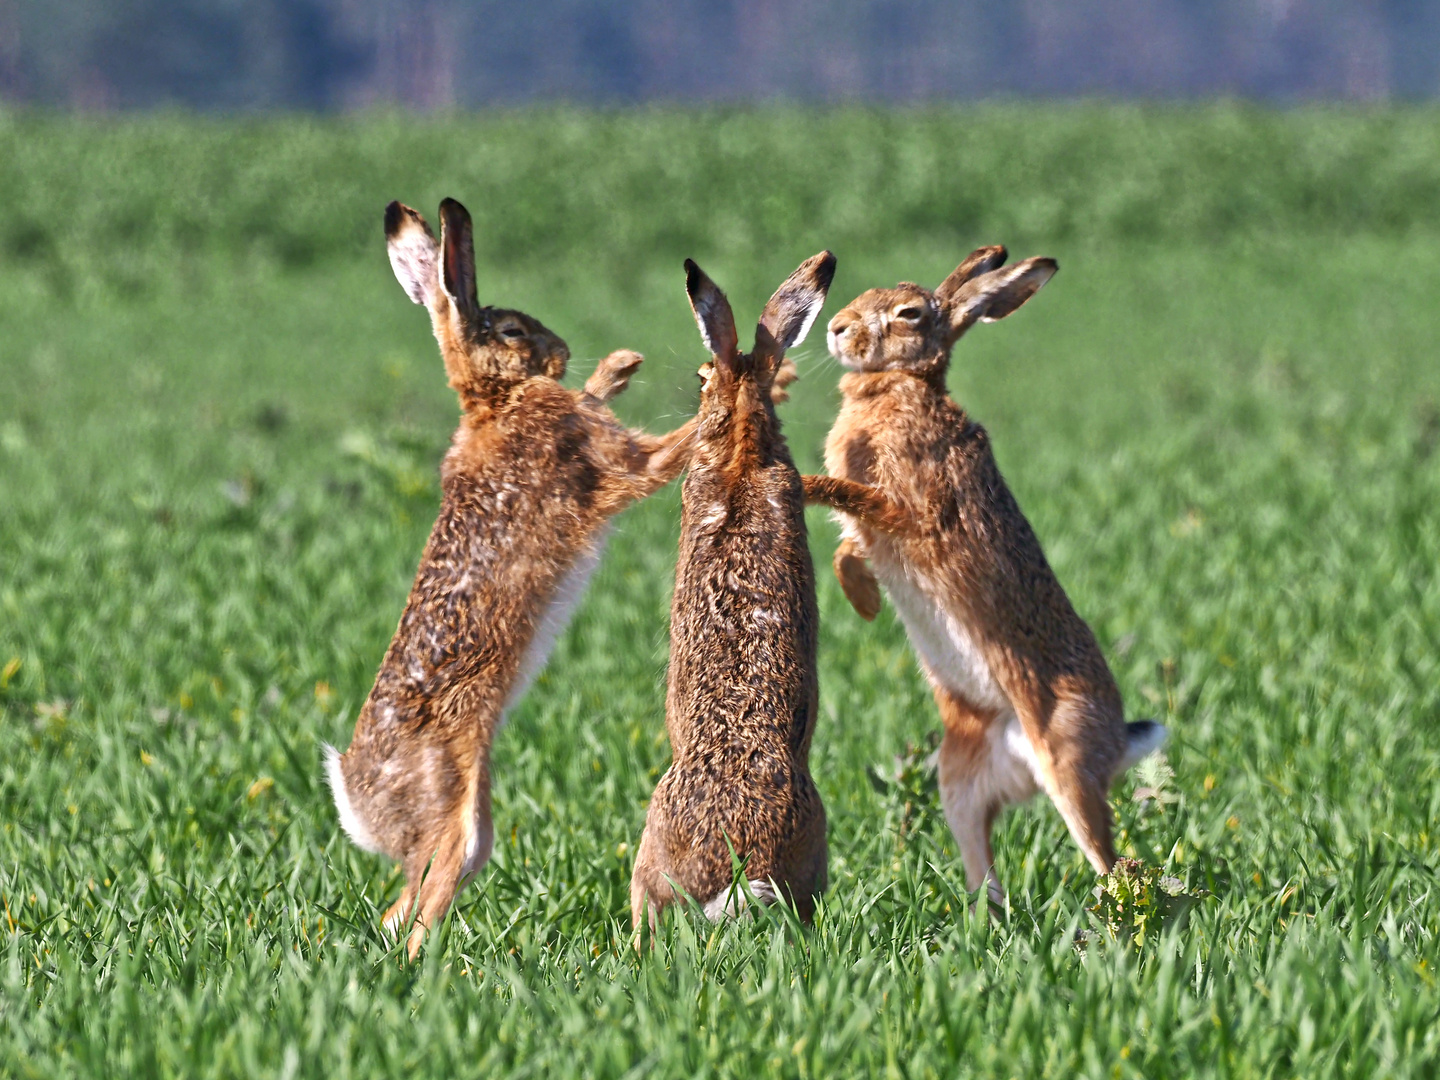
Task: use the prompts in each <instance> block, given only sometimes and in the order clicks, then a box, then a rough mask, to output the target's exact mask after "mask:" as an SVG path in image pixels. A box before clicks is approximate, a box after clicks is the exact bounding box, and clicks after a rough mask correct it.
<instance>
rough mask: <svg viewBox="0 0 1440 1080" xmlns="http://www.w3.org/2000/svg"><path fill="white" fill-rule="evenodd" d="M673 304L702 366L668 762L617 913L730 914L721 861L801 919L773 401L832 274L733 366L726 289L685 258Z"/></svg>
mask: <svg viewBox="0 0 1440 1080" xmlns="http://www.w3.org/2000/svg"><path fill="white" fill-rule="evenodd" d="M685 270H686V280H685V286H686V291H687V292H688V293H689V296H690V305H691V307H692V308H693V309H694V311H695V319H696V321H697V322H698V323H699V325H700V334H701V337H702V338H703V339H704V341H705V344H706V346H707V347H708V348H709V349H710V352H711V353H712V354H713V357H714V359H713V360H712V361H711V362H710V363H708V364H706V365H705V366H704V367H703V368H701V377H702V379H703V385H702V387H701V391H700V408H699V411H698V413H697V416H696V422H697V430H696V439H695V450H694V454H693V457H692V458H691V462H690V472H689V475H688V476H687V477H686V478H685V484H684V487H683V489H682V499H683V509H682V512H681V524H680V554H679V561H678V563H677V565H676V569H675V596H674V601H673V604H672V607H671V613H670V671H669V689H668V693H667V696H666V701H665V725H666V728H667V729H668V730H669V734H670V745H671V749H672V752H673V760H672V762H671V765H670V768H669V769H668V770H667V771H666V773H665V775H664V776H662V777H661V778H660V782H659V784H658V785H657V786H656V788H655V794H654V797H653V798H652V799H651V800H650V807H649V810H648V811H647V813H646V816H645V830H644V833H643V835H642V836H641V839H640V847H639V849H638V851H637V852H636V856H635V872H634V875H633V877H632V878H631V884H630V909H631V917H632V919H633V920H634V925H635V929H636V933H637V934H638V933H639V932H640V930H641V927H642V925H643V924H642V920H643V919H644V918H645V917H646V914H647V909H648V913H649V918H650V922H651V924H652V925H654V922H655V917H656V914H657V912H658V911H659V910H660V909H661V908H663V907H665V906H666V905H668V904H670V903H673V902H674V901H675V900H677V899H679V898H680V896H681V895H682V894H683V895H687V896H689V897H690V898H692V899H693V900H695V901H697V902H698V903H700V904H701V905H702V906H703V908H704V911H705V913H706V914H707V915H708V916H709V917H710V918H712V919H719V918H721V917H723V916H725V915H727V914H734V913H736V912H737V911H738V909H739V908H741V907H743V906H744V904H745V902H746V897H745V896H744V894H743V893H740V894H736V893H734V892H733V891H732V884H733V882H734V877H733V874H732V866H733V863H732V852H733V855H734V857H736V858H738V859H740V860H741V861H742V862H743V864H744V875H745V877H746V878H748V879H749V886H750V892H751V893H752V894H753V895H754V896H755V898H756V899H757V900H759V901H762V902H766V903H768V902H771V901H774V900H776V899H780V898H784V899H785V900H786V901H788V902H790V903H793V904H794V906H795V908H796V910H797V911H798V913H799V914H800V916H801V917H802V918H805V919H809V918H810V917H811V915H812V913H813V911H814V898H815V897H816V896H817V895H818V894H819V893H821V892H822V891H823V890H824V888H825V883H826V848H825V808H824V806H823V805H821V802H820V795H819V793H818V792H817V791H816V789H815V784H814V781H813V780H812V779H811V778H810V767H809V756H810V737H811V735H812V733H813V732H814V729H815V709H816V675H815V635H816V624H817V615H816V608H815V569H814V566H813V565H812V564H811V561H810V549H809V547H808V544H807V540H806V530H805V515H804V507H805V500H804V493H803V492H804V489H803V486H802V483H801V478H800V474H799V473H797V472H796V470H795V466H794V464H793V463H792V461H791V459H790V451H789V448H788V447H787V446H786V444H785V439H784V437H783V436H782V435H781V433H780V424H779V421H778V420H777V419H776V417H775V409H774V406H773V401H774V400H776V398H777V397H783V394H780V395H777V394H776V393H775V391H776V389H777V384H779V383H785V382H789V381H790V379H791V378H792V377H793V367H792V366H791V365H788V364H783V360H784V354H785V350H786V349H788V348H790V347H791V346H793V345H796V344H798V343H799V342H800V341H802V340H803V339H804V337H805V333H806V331H807V330H809V328H810V324H811V323H812V322H813V321H814V319H815V316H816V315H817V314H818V313H819V311H820V308H821V306H822V305H823V304H824V303H825V294H826V291H827V290H828V289H829V287H830V280H831V278H832V277H833V276H834V273H835V257H834V256H833V255H831V254H830V253H829V252H828V251H827V252H822V253H821V254H819V255H816V256H815V257H814V258H811V259H809V260H807V261H806V262H805V263H803V264H802V265H801V266H800V268H799V269H798V270H796V271H795V273H794V274H792V275H791V276H790V278H789V279H788V280H787V281H786V282H785V283H784V284H783V285H781V286H780V288H779V289H778V290H777V291H776V293H775V295H774V296H772V297H771V298H770V302H769V303H768V304H766V305H765V311H764V313H763V314H762V315H761V317H760V324H759V326H758V327H757V329H756V332H755V348H754V350H753V351H752V352H749V353H741V352H740V347H739V341H738V339H737V336H736V333H735V320H734V316H733V315H732V314H731V310H730V304H729V301H727V300H726V298H725V294H724V293H722V292H721V291H720V289H719V288H718V287H717V286H716V285H715V283H714V282H712V281H711V280H710V279H709V278H708V277H706V276H705V274H704V273H703V272H702V271H701V270H700V268H699V267H698V266H696V265H695V264H694V263H693V262H689V261H687V262H686V264H685Z"/></svg>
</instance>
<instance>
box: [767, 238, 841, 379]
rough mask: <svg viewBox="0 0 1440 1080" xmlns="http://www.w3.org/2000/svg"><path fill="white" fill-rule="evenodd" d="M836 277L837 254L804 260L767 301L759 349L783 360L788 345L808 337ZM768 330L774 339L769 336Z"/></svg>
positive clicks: (778, 359) (822, 253)
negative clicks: (767, 337)
mask: <svg viewBox="0 0 1440 1080" xmlns="http://www.w3.org/2000/svg"><path fill="white" fill-rule="evenodd" d="M834 279H835V256H834V255H832V254H831V253H830V252H828V251H822V252H820V254H819V255H812V256H810V258H808V259H806V260H805V261H804V262H803V263H801V264H800V266H799V268H798V269H797V270H796V271H795V272H794V273H793V274H791V275H790V276H789V277H788V278H786V279H785V283H784V284H783V285H781V286H780V288H778V289H776V290H775V295H774V296H772V297H770V302H769V303H767V304H766V305H765V310H764V312H762V313H761V315H760V327H759V330H757V331H756V335H755V337H756V349H757V351H764V352H773V355H772V356H771V357H770V359H771V360H773V361H774V362H775V363H779V362H780V360H781V358H783V357H784V355H785V350H786V349H789V348H790V347H791V346H794V345H799V344H800V343H801V342H802V341H804V340H805V335H806V334H808V333H809V332H810V327H811V326H813V325H814V323H815V316H817V315H819V314H820V309H821V308H822V307H824V306H825V296H826V294H827V293H829V291H830V282H832V281H833V280H834ZM767 334H768V336H769V337H770V338H771V339H772V341H766V340H765V338H766V336H767Z"/></svg>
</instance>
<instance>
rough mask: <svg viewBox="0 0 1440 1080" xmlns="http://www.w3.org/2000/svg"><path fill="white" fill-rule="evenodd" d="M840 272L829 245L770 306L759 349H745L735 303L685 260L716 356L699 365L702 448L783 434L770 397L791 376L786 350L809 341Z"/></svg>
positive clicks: (689, 286) (694, 303) (693, 299)
mask: <svg viewBox="0 0 1440 1080" xmlns="http://www.w3.org/2000/svg"><path fill="white" fill-rule="evenodd" d="M834 277H835V256H834V255H832V254H830V252H828V251H822V252H821V253H820V254H819V255H814V256H811V257H810V258H808V259H806V260H805V261H804V262H803V263H801V264H800V267H799V269H797V270H796V271H795V272H794V273H793V274H791V275H790V276H789V277H788V278H787V279H786V280H785V283H784V284H783V285H781V286H780V288H778V289H776V290H775V295H773V296H772V297H770V301H769V303H767V304H766V305H765V310H764V311H763V312H762V313H761V315H760V322H759V324H758V325H757V326H756V328H755V347H754V348H753V349H752V350H751V351H750V352H748V353H742V352H741V351H740V340H739V336H738V335H737V334H736V333H735V316H734V314H733V313H732V312H731V310H730V301H729V300H727V299H726V298H725V294H724V293H723V292H721V291H720V287H719V286H718V285H716V284H715V282H713V281H711V280H710V278H709V277H708V276H707V275H706V274H705V271H703V270H701V269H700V267H698V266H696V265H695V263H693V262H692V261H691V260H689V259H686V260H685V291H686V293H688V294H689V296H690V307H691V309H692V310H693V311H694V312H695V321H696V323H698V324H699V326H700V336H701V337H702V338H703V339H704V341H705V346H706V348H708V349H709V350H710V354H711V357H712V359H711V361H710V362H709V363H707V364H705V365H704V366H703V367H702V368H701V369H700V380H701V385H700V409H699V412H698V413H697V415H696V420H697V421H698V423H699V436H700V443H701V445H702V446H703V445H705V444H707V443H710V442H711V441H712V440H714V439H716V438H720V437H723V436H724V435H725V433H727V432H734V433H736V436H738V437H739V438H741V439H742V440H743V441H745V442H747V443H752V444H755V445H760V444H764V443H768V442H770V441H771V440H773V439H774V438H775V437H776V436H777V435H778V434H779V431H778V427H777V425H776V423H775V407H774V404H773V401H774V399H773V397H772V395H773V394H774V393H775V391H776V389H777V374H778V375H779V377H780V385H781V388H782V389H783V384H784V383H785V382H788V381H789V373H788V372H787V371H786V370H785V369H784V368H783V367H782V364H783V362H784V360H785V350H786V349H789V348H790V347H791V346H793V345H798V344H800V343H801V342H802V341H804V340H805V335H806V334H807V333H808V332H809V330H810V326H811V324H813V323H814V322H815V316H817V315H819V314H820V309H821V308H822V307H823V306H824V305H825V296H826V293H827V292H828V291H829V288H830V282H831V280H832V279H833V278H834ZM781 400H783V393H782V395H781Z"/></svg>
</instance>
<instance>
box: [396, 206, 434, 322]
mask: <svg viewBox="0 0 1440 1080" xmlns="http://www.w3.org/2000/svg"><path fill="white" fill-rule="evenodd" d="M385 249H386V251H387V252H388V253H389V255H390V268H391V269H392V270H394V271H395V278H396V280H397V281H399V282H400V285H401V287H402V288H403V289H404V290H405V295H407V296H408V297H410V299H411V300H413V301H415V303H417V304H429V303H430V301H431V300H432V299H434V296H435V290H436V289H437V288H438V287H439V283H440V268H439V247H438V245H437V244H436V243H435V234H434V233H432V232H431V231H430V226H429V225H427V224H426V223H425V219H424V218H423V217H421V216H420V215H419V214H417V213H416V212H415V211H414V210H411V209H410V207H408V206H406V205H405V204H404V203H401V202H392V203H391V204H390V205H389V206H387V207H385Z"/></svg>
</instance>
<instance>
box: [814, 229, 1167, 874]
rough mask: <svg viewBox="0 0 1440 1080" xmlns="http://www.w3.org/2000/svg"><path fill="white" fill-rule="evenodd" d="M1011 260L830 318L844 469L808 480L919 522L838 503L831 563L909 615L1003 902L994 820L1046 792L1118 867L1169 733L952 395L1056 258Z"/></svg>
mask: <svg viewBox="0 0 1440 1080" xmlns="http://www.w3.org/2000/svg"><path fill="white" fill-rule="evenodd" d="M1005 256H1006V252H1005V249H1004V248H1003V247H989V248H981V249H979V250H978V251H975V252H973V253H972V254H971V255H970V256H969V257H968V258H966V259H965V261H964V262H963V263H961V264H960V266H959V267H958V268H957V269H956V270H955V272H954V273H952V274H951V275H950V276H949V277H948V278H946V279H945V281H944V282H943V283H942V284H941V285H940V286H939V287H938V288H937V289H936V290H935V291H934V292H931V291H930V290H928V289H924V288H922V287H920V286H919V285H914V284H910V283H902V284H901V285H899V286H897V287H896V288H893V289H872V290H870V291H869V292H866V293H864V294H863V295H861V296H860V297H859V298H857V299H856V300H855V301H853V302H852V303H851V304H850V305H849V306H847V307H846V308H845V309H844V310H842V311H841V312H840V313H839V314H838V315H836V316H835V317H834V318H833V319H832V320H831V321H830V328H829V333H828V335H827V336H828V342H829V347H830V352H831V353H832V354H833V355H834V356H835V357H836V358H837V359H838V360H839V361H840V362H841V363H842V364H844V366H845V367H847V368H849V369H851V370H850V372H849V373H848V374H846V375H845V376H844V377H842V379H841V380H840V389H841V393H842V396H843V401H842V404H841V408H840V413H839V416H838V417H837V418H836V420H835V424H834V426H833V428H832V429H831V431H830V435H829V438H828V440H827V442H826V446H825V464H826V468H827V470H828V471H829V472H830V474H831V477H833V478H836V479H834V480H831V479H828V478H827V479H825V480H821V479H816V480H814V481H812V482H810V484H809V488H810V490H809V491H808V494H809V495H810V497H811V499H812V501H826V502H830V503H831V504H832V505H835V504H837V503H838V502H839V499H838V498H837V496H838V495H841V494H843V493H844V492H845V491H847V490H848V489H849V485H850V484H854V483H858V484H863V485H873V486H874V489H875V490H876V491H878V494H879V495H880V496H881V499H882V501H883V504H884V505H883V506H882V507H881V509H883V510H884V511H885V512H886V513H887V514H888V515H889V519H890V520H891V521H900V522H904V521H908V522H909V524H908V525H906V526H904V527H903V528H902V529H901V530H900V531H898V532H896V531H885V530H882V529H878V528H875V527H873V526H872V524H871V522H869V521H866V520H863V519H862V518H861V517H860V516H857V515H855V514H849V513H844V512H842V513H841V514H840V515H839V519H840V522H841V525H842V528H843V533H844V539H843V540H842V543H841V545H840V547H839V549H838V550H837V551H836V553H835V572H836V574H837V576H838V577H839V578H840V581H841V584H842V586H843V587H844V589H845V592H846V595H847V596H848V597H849V598H850V600H851V603H852V604H853V605H854V606H855V608H856V610H857V611H858V612H859V613H860V614H861V615H862V616H864V617H865V618H867V619H873V618H874V617H875V614H876V612H877V611H878V610H879V602H880V592H879V589H878V587H877V585H876V581H875V577H878V578H879V580H880V582H882V583H883V584H884V586H885V589H886V592H887V593H888V594H889V596H890V599H891V602H892V603H894V605H895V608H896V610H897V611H898V612H899V614H900V618H901V619H902V621H903V622H904V624H905V628H906V630H907V632H908V633H909V636H910V641H911V644H912V645H913V646H914V648H915V651H916V653H917V654H918V656H919V659H920V664H921V666H922V667H923V668H924V671H925V674H926V676H927V677H928V679H929V681H930V684H931V687H932V689H933V690H934V694H935V701H936V704H937V705H938V706H939V709H940V717H941V720H942V721H943V723H944V728H945V732H944V739H943V741H942V743H941V746H940V755H939V758H940V777H939V779H940V797H941V802H942V804H943V806H944V809H945V817H946V820H947V821H948V823H949V825H950V828H951V830H952V831H953V832H954V834H955V839H956V841H957V843H958V845H959V848H960V854H961V857H962V859H963V860H964V863H965V876H966V879H967V883H968V885H969V887H970V888H971V889H972V890H974V889H978V888H979V887H980V885H981V884H982V883H986V882H988V887H989V888H988V892H989V895H990V898H991V899H992V900H993V901H996V902H998V901H1000V900H1001V899H1002V896H1003V894H1002V893H1001V891H1000V886H999V882H998V880H997V878H996V877H995V873H994V869H993V855H992V852H991V847H990V829H991V825H992V823H993V822H994V819H995V817H996V815H997V814H998V813H999V812H1000V811H1001V809H1003V808H1004V807H1005V806H1006V805H1007V804H1010V803H1014V802H1019V801H1022V800H1024V799H1028V798H1029V797H1030V796H1031V795H1033V794H1034V793H1035V791H1036V790H1037V788H1038V789H1043V790H1044V791H1045V792H1046V793H1047V794H1048V795H1049V796H1050V798H1051V799H1052V800H1053V801H1054V803H1055V806H1056V807H1057V808H1058V809H1059V811H1060V814H1061V816H1062V817H1063V818H1064V819H1065V824H1066V825H1067V826H1068V827H1069V829H1070V834H1071V836H1073V837H1074V839H1075V841H1076V843H1078V844H1079V845H1080V848H1081V849H1082V850H1083V851H1084V853H1085V855H1086V856H1087V857H1088V858H1089V860H1090V862H1091V864H1092V865H1093V866H1094V867H1095V869H1096V870H1097V871H1098V872H1100V873H1102V874H1104V873H1108V872H1109V871H1110V868H1111V866H1112V865H1113V863H1114V861H1115V852H1114V848H1113V845H1112V842H1111V820H1110V808H1109V805H1108V803H1107V801H1106V796H1107V793H1108V791H1109V788H1110V785H1111V783H1112V782H1113V781H1114V780H1115V778H1116V777H1117V776H1119V775H1120V774H1121V773H1122V772H1123V771H1124V770H1125V769H1127V768H1129V766H1130V765H1132V764H1133V763H1134V762H1136V761H1138V760H1139V759H1140V758H1142V757H1144V756H1145V755H1146V754H1147V753H1149V752H1150V751H1152V750H1154V749H1155V748H1156V747H1158V746H1159V745H1160V743H1161V742H1162V741H1163V740H1164V737H1165V729H1164V727H1162V726H1161V725H1160V724H1157V723H1154V722H1151V721H1141V722H1138V723H1131V724H1126V722H1125V720H1124V712H1123V707H1122V703H1121V700H1120V692H1119V689H1118V688H1117V687H1116V685H1115V680H1114V678H1113V676H1112V675H1111V673H1110V668H1109V666H1108V665H1107V664H1106V662H1105V658H1104V656H1103V655H1101V652H1100V647H1099V645H1098V644H1097V643H1096V641H1095V636H1094V635H1093V634H1092V633H1091V632H1090V628H1089V626H1087V625H1086V623H1085V622H1084V620H1083V619H1081V618H1080V616H1079V615H1077V614H1076V613H1075V609H1074V608H1073V607H1071V605H1070V601H1069V599H1068V598H1067V597H1066V595H1065V590H1064V589H1063V588H1062V587H1061V585H1060V582H1059V581H1058V580H1056V577H1055V574H1054V573H1053V571H1052V570H1051V569H1050V565H1049V563H1048V562H1047V561H1046V559H1045V555H1044V552H1043V551H1042V550H1041V548H1040V543H1039V541H1038V540H1037V539H1036V537H1035V534H1034V532H1033V531H1031V528H1030V524H1029V522H1028V521H1026V519H1025V515H1024V514H1023V513H1021V511H1020V507H1019V506H1018V505H1017V504H1016V502H1015V499H1014V496H1012V495H1011V493H1010V489H1009V488H1008V487H1006V485H1005V481H1004V479H1003V478H1002V477H1001V475H1000V470H999V469H998V467H997V466H996V463H995V457H994V454H993V452H992V451H991V448H990V441H989V437H988V436H987V435H986V432H985V429H984V428H983V427H981V426H980V425H979V424H977V423H975V422H974V421H972V420H971V419H970V418H969V417H968V416H966V414H965V412H964V411H963V410H962V409H961V408H960V407H959V406H958V405H956V404H955V402H953V401H952V400H951V399H950V398H949V396H948V395H947V394H946V390H945V372H946V369H947V367H948V366H949V361H950V351H951V348H952V347H953V346H954V344H955V342H956V340H957V339H959V337H960V336H961V335H962V334H964V333H965V331H966V330H968V329H969V328H970V327H971V326H972V325H974V324H975V323H976V322H993V321H994V320H996V319H1001V318H1004V317H1005V316H1006V315H1009V314H1010V313H1011V312H1013V311H1015V310H1016V309H1017V308H1019V307H1020V306H1021V305H1022V304H1024V303H1025V301H1027V300H1028V299H1029V298H1030V297H1031V296H1033V295H1034V294H1035V292H1036V291H1037V290H1038V289H1040V287H1041V286H1042V285H1044V284H1045V283H1046V282H1047V281H1048V280H1049V279H1050V277H1051V275H1053V274H1054V273H1055V270H1056V264H1055V262H1054V261H1053V260H1051V259H1044V258H1033V259H1026V260H1025V261H1024V262H1020V263H1017V264H1015V265H1014V266H1011V267H1007V268H1004V269H1001V267H1002V266H1003V265H1004V262H1005ZM870 501H871V502H873V501H874V500H873V498H872V499H871V500H870ZM866 556H868V558H869V560H870V565H871V566H873V567H874V575H875V576H871V573H870V571H869V569H868V568H867V567H866V565H865V562H864V558H865V557H866Z"/></svg>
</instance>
